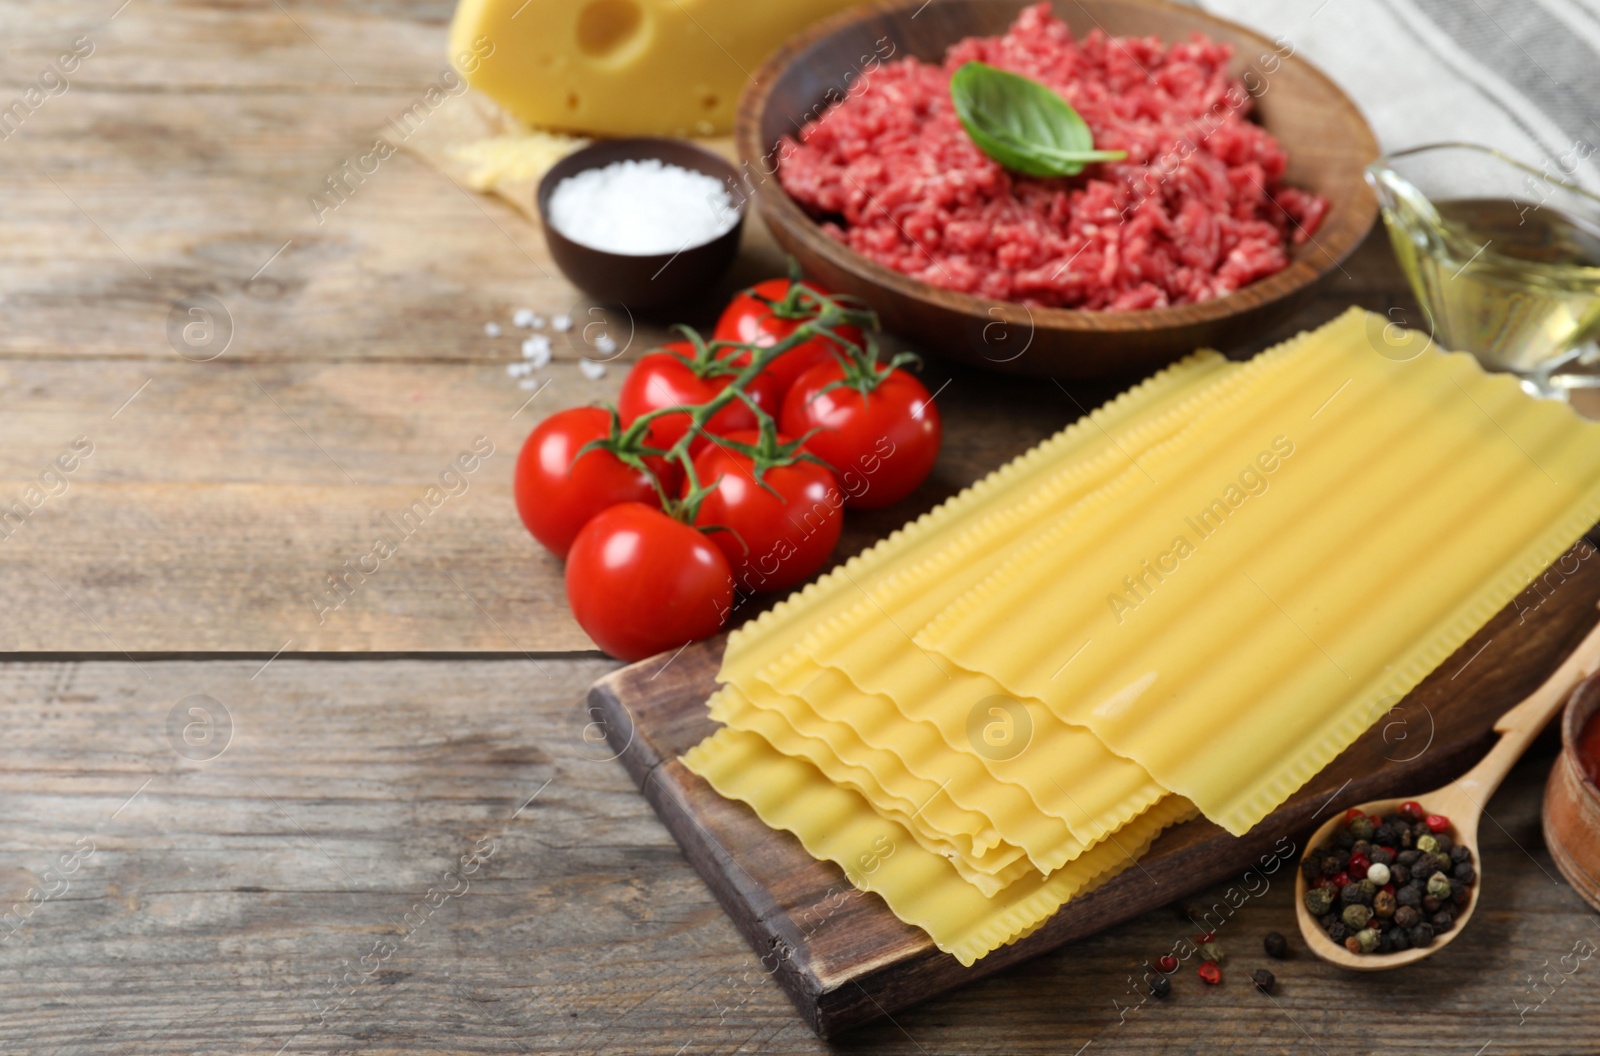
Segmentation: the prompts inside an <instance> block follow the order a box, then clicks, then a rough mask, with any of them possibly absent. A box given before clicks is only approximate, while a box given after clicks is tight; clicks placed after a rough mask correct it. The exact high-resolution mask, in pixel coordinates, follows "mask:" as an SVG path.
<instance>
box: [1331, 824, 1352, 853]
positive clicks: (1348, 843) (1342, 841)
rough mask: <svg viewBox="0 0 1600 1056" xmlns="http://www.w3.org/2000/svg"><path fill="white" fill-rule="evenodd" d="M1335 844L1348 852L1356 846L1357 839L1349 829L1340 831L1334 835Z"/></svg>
mask: <svg viewBox="0 0 1600 1056" xmlns="http://www.w3.org/2000/svg"><path fill="white" fill-rule="evenodd" d="M1333 842H1334V843H1336V844H1338V845H1339V846H1340V847H1342V848H1344V849H1345V850H1347V851H1348V850H1349V849H1350V848H1351V847H1352V846H1353V845H1354V844H1355V842H1356V838H1355V836H1354V834H1352V833H1351V832H1350V830H1349V829H1340V830H1339V831H1338V832H1336V833H1334V834H1333Z"/></svg>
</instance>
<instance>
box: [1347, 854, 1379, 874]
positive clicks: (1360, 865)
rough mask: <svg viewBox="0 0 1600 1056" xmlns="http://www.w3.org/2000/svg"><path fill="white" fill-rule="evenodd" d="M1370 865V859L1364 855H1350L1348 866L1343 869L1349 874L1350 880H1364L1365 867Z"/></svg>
mask: <svg viewBox="0 0 1600 1056" xmlns="http://www.w3.org/2000/svg"><path fill="white" fill-rule="evenodd" d="M1371 864H1372V859H1371V858H1368V857H1367V856H1366V855H1364V854H1352V855H1351V856H1350V864H1348V865H1346V866H1345V867H1344V871H1345V872H1347V873H1349V874H1350V879H1352V880H1365V879H1366V878H1367V866H1369V865H1371Z"/></svg>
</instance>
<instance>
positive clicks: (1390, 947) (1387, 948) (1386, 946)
mask: <svg viewBox="0 0 1600 1056" xmlns="http://www.w3.org/2000/svg"><path fill="white" fill-rule="evenodd" d="M1373 952H1374V953H1393V952H1394V942H1393V940H1391V939H1390V938H1389V932H1388V930H1387V929H1385V930H1383V931H1380V932H1378V948H1377V949H1376V950H1374V951H1373Z"/></svg>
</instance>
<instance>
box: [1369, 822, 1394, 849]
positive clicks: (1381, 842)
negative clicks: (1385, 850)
mask: <svg viewBox="0 0 1600 1056" xmlns="http://www.w3.org/2000/svg"><path fill="white" fill-rule="evenodd" d="M1372 842H1373V843H1375V844H1377V845H1378V846H1380V847H1393V846H1394V826H1393V825H1390V824H1389V823H1388V822H1387V821H1386V822H1384V823H1383V824H1382V825H1379V826H1378V827H1377V828H1375V829H1373V830H1372Z"/></svg>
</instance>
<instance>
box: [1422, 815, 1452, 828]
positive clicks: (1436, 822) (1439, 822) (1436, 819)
mask: <svg viewBox="0 0 1600 1056" xmlns="http://www.w3.org/2000/svg"><path fill="white" fill-rule="evenodd" d="M1424 820H1425V821H1426V822H1427V825H1428V831H1429V832H1448V831H1450V819H1449V818H1447V817H1445V816H1444V815H1443V814H1429V815H1428V816H1427V818H1426V819H1424Z"/></svg>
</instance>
